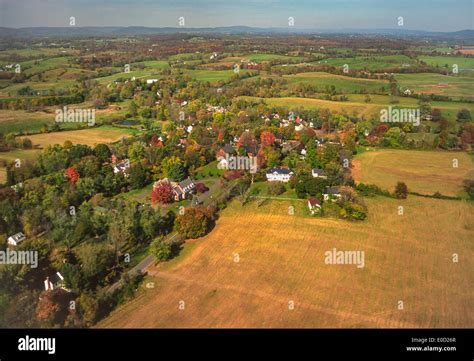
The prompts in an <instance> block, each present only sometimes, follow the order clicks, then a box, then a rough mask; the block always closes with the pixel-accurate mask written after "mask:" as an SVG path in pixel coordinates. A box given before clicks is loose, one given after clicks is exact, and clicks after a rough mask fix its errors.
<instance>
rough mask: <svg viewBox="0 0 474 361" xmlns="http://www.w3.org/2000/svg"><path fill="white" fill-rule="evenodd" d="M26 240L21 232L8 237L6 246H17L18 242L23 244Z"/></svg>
mask: <svg viewBox="0 0 474 361" xmlns="http://www.w3.org/2000/svg"><path fill="white" fill-rule="evenodd" d="M25 239H26V237H25V235H24V234H23V233H22V232H18V233H16V234H14V235H13V236H10V237H8V244H9V245H10V246H17V245H18V244H19V243H20V242H23V241H24V240H25Z"/></svg>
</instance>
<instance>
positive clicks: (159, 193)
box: [151, 181, 173, 205]
mask: <svg viewBox="0 0 474 361" xmlns="http://www.w3.org/2000/svg"><path fill="white" fill-rule="evenodd" d="M151 201H152V203H153V205H156V204H157V203H162V204H166V203H171V202H172V201H173V187H172V186H171V183H170V182H165V181H160V182H158V183H157V184H156V185H155V186H154V187H153V190H152V192H151Z"/></svg>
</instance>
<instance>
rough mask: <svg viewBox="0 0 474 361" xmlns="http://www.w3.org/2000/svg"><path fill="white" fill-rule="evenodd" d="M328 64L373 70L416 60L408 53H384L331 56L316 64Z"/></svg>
mask: <svg viewBox="0 0 474 361" xmlns="http://www.w3.org/2000/svg"><path fill="white" fill-rule="evenodd" d="M318 63H319V64H323V63H324V64H328V65H334V66H340V67H342V66H344V64H347V65H348V66H349V69H369V70H372V71H376V70H383V69H389V68H401V67H403V65H404V64H409V65H413V64H415V63H416V62H415V60H413V59H411V58H409V57H408V56H406V55H383V56H377V55H373V56H355V57H353V58H329V59H325V60H322V61H319V62H315V63H314V64H318Z"/></svg>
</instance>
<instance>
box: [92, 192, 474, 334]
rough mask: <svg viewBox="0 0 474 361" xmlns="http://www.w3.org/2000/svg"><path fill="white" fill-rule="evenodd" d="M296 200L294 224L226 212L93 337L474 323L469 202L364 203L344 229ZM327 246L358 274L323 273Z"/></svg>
mask: <svg viewBox="0 0 474 361" xmlns="http://www.w3.org/2000/svg"><path fill="white" fill-rule="evenodd" d="M295 202H296V203H295V204H297V209H296V215H295V216H289V215H288V211H287V209H288V206H289V204H290V203H288V202H287V201H272V202H271V203H268V204H267V205H264V206H261V207H260V208H257V206H256V204H255V203H254V202H251V203H249V204H248V205H246V206H245V207H243V208H242V207H241V206H240V205H239V204H238V203H237V202H233V203H232V204H231V205H230V206H229V208H227V209H226V210H224V211H223V213H222V215H221V217H220V219H219V220H218V222H217V225H216V227H215V229H214V230H213V231H212V232H211V233H210V234H209V235H208V236H206V237H204V238H201V239H198V240H194V241H190V242H188V243H187V245H186V246H185V249H184V251H183V252H182V254H181V255H180V256H179V257H178V258H177V259H175V260H173V261H171V262H168V263H165V264H160V265H158V266H155V267H152V268H151V269H149V274H150V275H149V276H148V277H147V280H146V282H154V283H155V288H151V289H150V288H145V286H142V287H141V288H140V290H139V292H138V294H137V295H136V297H135V298H134V299H133V300H132V301H130V302H128V303H126V304H124V305H122V306H120V307H119V308H118V309H117V310H115V311H114V312H113V313H112V314H111V315H109V317H108V318H106V319H105V320H103V321H102V322H100V323H99V324H98V325H97V327H100V328H122V327H138V328H152V327H178V328H182V327H198V328H202V327H206V328H208V327H211V328H220V327H236V328H241V327H256V328H269V327H321V328H337V327H349V328H365V327H375V328H378V327H389V328H395V327H414V328H416V327H435V328H446V327H459V328H464V327H472V326H473V325H474V298H473V297H472V294H473V284H474V273H473V272H472V268H473V266H474V257H473V256H474V244H473V242H472V240H473V239H474V237H473V235H474V233H473V231H474V219H473V217H472V213H473V211H474V206H473V205H472V204H470V203H467V202H462V201H451V200H437V199H427V198H422V197H415V196H410V197H409V198H408V199H406V200H402V201H400V200H395V199H389V198H371V199H367V200H366V202H367V205H368V207H369V218H368V220H366V221H364V222H360V223H349V222H347V221H343V220H336V219H328V218H311V217H309V216H307V215H306V209H305V207H306V205H305V202H297V201H295ZM399 205H403V206H404V207H405V215H404V216H399V215H397V207H398V206H399ZM334 247H336V248H337V249H338V250H361V251H364V252H365V267H364V268H361V269H359V268H356V266H355V265H327V264H325V262H324V252H326V251H328V250H331V249H333V248H334ZM235 253H238V254H239V257H240V260H239V262H238V263H236V262H234V254H235ZM453 253H457V254H458V255H459V262H458V263H454V262H453V261H452V255H453ZM146 282H145V283H146ZM400 300H401V301H403V302H404V309H403V310H399V309H398V307H397V306H398V302H399V301H400ZM180 301H184V302H185V304H184V305H185V308H184V310H180V309H179V307H178V306H179V302H180ZM289 302H294V309H293V310H290V309H289Z"/></svg>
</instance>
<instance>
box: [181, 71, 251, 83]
mask: <svg viewBox="0 0 474 361" xmlns="http://www.w3.org/2000/svg"><path fill="white" fill-rule="evenodd" d="M246 72H247V70H240V73H241V74H244V73H246ZM184 73H185V74H186V75H189V76H190V77H191V78H193V79H196V80H199V81H208V82H210V83H217V82H219V81H226V80H229V79H230V78H231V77H232V76H234V75H235V74H236V73H235V72H234V70H233V69H231V70H200V69H198V70H185V71H184Z"/></svg>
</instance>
